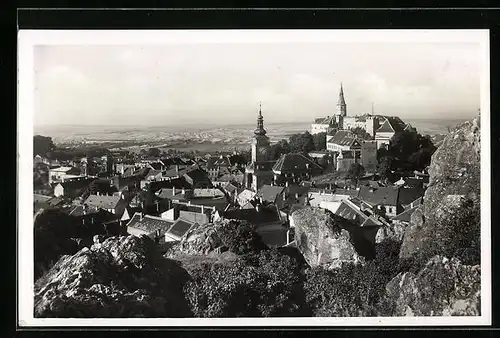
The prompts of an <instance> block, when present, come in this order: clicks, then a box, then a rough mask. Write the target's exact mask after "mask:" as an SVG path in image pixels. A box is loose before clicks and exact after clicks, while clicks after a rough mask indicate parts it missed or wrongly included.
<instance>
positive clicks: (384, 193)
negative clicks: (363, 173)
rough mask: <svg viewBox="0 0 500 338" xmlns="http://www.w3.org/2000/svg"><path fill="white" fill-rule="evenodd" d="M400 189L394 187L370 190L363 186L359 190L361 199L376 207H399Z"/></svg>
mask: <svg viewBox="0 0 500 338" xmlns="http://www.w3.org/2000/svg"><path fill="white" fill-rule="evenodd" d="M398 195H399V189H397V188H393V187H382V188H370V187H366V186H363V187H361V188H360V189H359V194H358V196H359V198H360V199H362V200H363V201H365V202H367V203H368V204H370V205H372V206H374V205H377V204H384V205H397V204H398Z"/></svg>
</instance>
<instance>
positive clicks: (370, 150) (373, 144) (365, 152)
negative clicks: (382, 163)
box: [359, 141, 378, 172]
mask: <svg viewBox="0 0 500 338" xmlns="http://www.w3.org/2000/svg"><path fill="white" fill-rule="evenodd" d="M377 150H378V147H377V141H361V152H360V162H359V164H361V165H362V166H363V168H365V171H367V172H374V171H376V169H377V164H378V160H377Z"/></svg>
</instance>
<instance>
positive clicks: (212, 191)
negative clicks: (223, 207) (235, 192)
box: [192, 188, 226, 198]
mask: <svg viewBox="0 0 500 338" xmlns="http://www.w3.org/2000/svg"><path fill="white" fill-rule="evenodd" d="M224 196H226V195H225V194H224V192H223V191H222V190H220V189H219V188H208V189H194V190H193V195H192V197H193V198H214V197H224Z"/></svg>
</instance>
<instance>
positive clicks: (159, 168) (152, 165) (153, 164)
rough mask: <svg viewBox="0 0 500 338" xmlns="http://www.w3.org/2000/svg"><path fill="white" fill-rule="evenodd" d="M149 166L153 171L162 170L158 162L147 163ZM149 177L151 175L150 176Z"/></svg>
mask: <svg viewBox="0 0 500 338" xmlns="http://www.w3.org/2000/svg"><path fill="white" fill-rule="evenodd" d="M149 166H150V167H151V168H153V169H154V170H160V171H161V169H162V167H163V165H162V164H161V163H160V162H153V163H149ZM150 175H151V174H150Z"/></svg>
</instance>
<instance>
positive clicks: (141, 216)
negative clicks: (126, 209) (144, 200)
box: [139, 212, 144, 221]
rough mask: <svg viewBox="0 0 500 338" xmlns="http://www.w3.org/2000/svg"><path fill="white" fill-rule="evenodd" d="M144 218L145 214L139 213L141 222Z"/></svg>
mask: <svg viewBox="0 0 500 338" xmlns="http://www.w3.org/2000/svg"><path fill="white" fill-rule="evenodd" d="M143 217H144V213H143V212H140V213H139V221H142V218H143Z"/></svg>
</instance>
